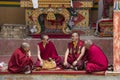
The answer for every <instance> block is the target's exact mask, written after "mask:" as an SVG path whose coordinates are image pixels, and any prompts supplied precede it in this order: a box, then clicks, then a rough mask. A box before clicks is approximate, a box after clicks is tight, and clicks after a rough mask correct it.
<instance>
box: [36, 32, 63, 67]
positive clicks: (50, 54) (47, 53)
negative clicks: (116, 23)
mask: <svg viewBox="0 0 120 80" xmlns="http://www.w3.org/2000/svg"><path fill="white" fill-rule="evenodd" d="M37 50H38V59H37V62H36V66H41V67H42V66H43V60H50V59H52V60H54V61H55V63H56V65H57V67H60V65H61V57H60V56H58V54H57V51H56V48H55V46H54V44H53V43H52V42H51V41H50V40H49V37H48V35H45V34H43V35H41V42H40V43H38V45H37Z"/></svg>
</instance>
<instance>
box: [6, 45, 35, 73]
mask: <svg viewBox="0 0 120 80" xmlns="http://www.w3.org/2000/svg"><path fill="white" fill-rule="evenodd" d="M32 66H33V60H32V58H31V52H30V45H29V44H28V43H22V45H21V47H20V48H18V49H16V50H15V51H14V53H13V54H12V56H11V58H10V61H9V63H8V71H9V72H10V73H25V74H27V73H31V71H32Z"/></svg>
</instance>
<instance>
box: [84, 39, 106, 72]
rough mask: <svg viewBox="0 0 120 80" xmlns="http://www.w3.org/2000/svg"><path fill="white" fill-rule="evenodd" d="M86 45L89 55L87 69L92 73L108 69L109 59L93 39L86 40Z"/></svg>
mask: <svg viewBox="0 0 120 80" xmlns="http://www.w3.org/2000/svg"><path fill="white" fill-rule="evenodd" d="M85 47H86V55H87V62H86V71H87V72H88V73H91V72H98V71H105V70H107V67H108V60H107V57H106V56H105V54H104V53H103V51H102V50H101V49H100V48H99V47H98V46H96V45H95V44H94V43H92V41H91V40H86V41H85Z"/></svg>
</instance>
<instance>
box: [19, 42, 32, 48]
mask: <svg viewBox="0 0 120 80" xmlns="http://www.w3.org/2000/svg"><path fill="white" fill-rule="evenodd" d="M21 47H22V48H27V47H30V45H29V44H28V43H26V42H23V43H22V44H21Z"/></svg>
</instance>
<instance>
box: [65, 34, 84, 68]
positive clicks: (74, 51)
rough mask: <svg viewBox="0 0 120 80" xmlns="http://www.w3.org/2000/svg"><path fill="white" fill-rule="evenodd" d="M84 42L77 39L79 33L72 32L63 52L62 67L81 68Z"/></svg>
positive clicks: (82, 65)
mask: <svg viewBox="0 0 120 80" xmlns="http://www.w3.org/2000/svg"><path fill="white" fill-rule="evenodd" d="M83 44H84V42H83V41H81V40H79V34H78V33H73V34H72V42H70V43H69V44H68V48H67V50H66V52H65V58H64V64H63V65H64V68H66V69H71V68H72V69H75V70H81V69H83V67H84V64H83V63H84V53H85V47H84V46H83Z"/></svg>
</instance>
